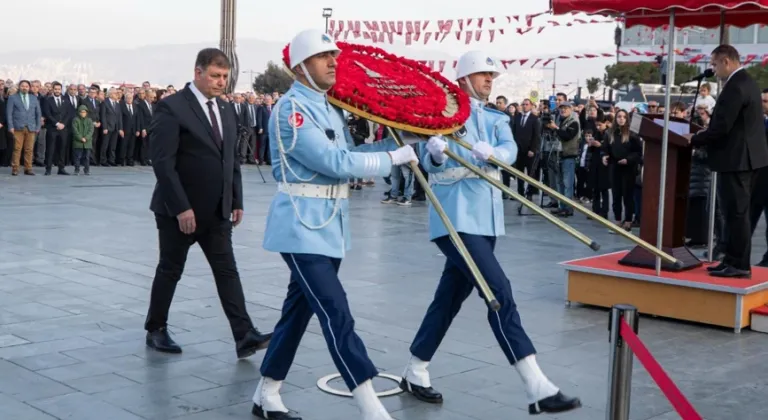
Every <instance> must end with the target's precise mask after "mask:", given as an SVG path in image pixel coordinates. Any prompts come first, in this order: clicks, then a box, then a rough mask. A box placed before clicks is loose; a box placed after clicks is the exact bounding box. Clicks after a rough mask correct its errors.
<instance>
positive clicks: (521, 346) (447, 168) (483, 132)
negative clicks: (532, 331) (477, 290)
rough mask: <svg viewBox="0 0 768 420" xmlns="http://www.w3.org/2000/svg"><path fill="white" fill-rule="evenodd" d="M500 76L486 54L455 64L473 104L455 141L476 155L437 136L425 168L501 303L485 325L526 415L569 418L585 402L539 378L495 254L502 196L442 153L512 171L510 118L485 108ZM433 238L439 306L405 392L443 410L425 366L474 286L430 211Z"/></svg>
mask: <svg viewBox="0 0 768 420" xmlns="http://www.w3.org/2000/svg"><path fill="white" fill-rule="evenodd" d="M498 75H499V73H498V70H497V67H496V65H495V63H494V61H493V59H491V58H490V57H488V56H487V55H486V54H484V53H482V52H469V53H466V54H464V55H463V56H462V57H461V59H460V60H459V62H458V65H457V80H458V83H459V86H460V87H461V88H462V89H463V90H464V91H465V92H466V93H467V94H468V95H470V97H471V106H472V111H471V114H470V117H469V120H468V121H467V122H466V124H465V126H464V127H463V128H462V129H461V130H460V131H459V132H458V133H457V135H459V136H460V137H463V140H465V141H466V142H468V143H470V144H472V146H473V147H472V150H471V151H469V150H466V149H464V148H462V147H460V146H458V145H457V144H456V143H455V142H450V143H446V142H445V141H444V140H442V139H441V138H439V137H432V138H430V139H429V141H428V142H427V144H426V147H425V148H424V151H423V153H422V156H421V162H422V165H423V166H424V168H425V170H426V171H427V172H429V179H430V183H431V184H432V187H433V190H434V192H435V195H436V196H437V199H438V200H439V201H440V204H441V205H442V206H443V208H444V209H445V212H446V213H447V214H448V217H449V218H450V220H451V222H452V223H453V225H454V226H455V227H456V230H457V231H458V232H459V236H460V237H461V239H462V240H463V242H464V244H465V245H466V247H467V249H468V250H469V253H470V255H471V256H472V258H473V259H474V261H475V262H476V263H477V266H478V267H479V269H480V272H481V273H482V274H483V277H485V279H486V281H487V282H488V285H489V286H490V288H491V290H492V291H493V293H494V294H495V296H496V298H497V300H498V301H499V303H500V304H501V309H500V311H499V312H493V311H491V310H490V308H489V310H488V322H489V323H490V325H491V329H492V330H493V333H494V335H495V336H496V339H497V340H498V342H499V345H500V346H501V348H502V350H503V351H504V354H505V355H506V357H507V359H508V360H509V363H510V364H512V365H514V366H515V368H516V369H517V371H518V372H519V374H520V376H521V378H522V380H523V383H524V385H525V388H526V394H527V397H528V402H529V412H530V413H531V414H539V413H541V412H562V411H568V410H571V409H574V408H578V407H580V406H581V402H580V401H579V399H578V398H569V397H566V396H564V395H563V394H562V393H561V392H560V390H559V389H558V388H557V387H556V386H555V385H554V384H552V382H550V381H549V379H547V377H546V376H545V375H544V374H543V373H542V372H541V369H540V368H539V366H538V364H537V363H536V358H535V353H536V350H535V349H534V346H533V343H531V340H530V338H528V335H527V334H526V333H525V330H524V329H523V325H522V323H521V321H520V314H519V313H518V311H517V306H516V305H515V300H514V298H513V297H512V287H511V286H510V283H509V280H508V279H507V277H506V275H505V274H504V272H503V271H502V268H501V266H500V265H499V262H498V261H497V260H496V257H495V256H494V254H493V252H494V248H495V246H496V238H497V237H499V236H502V235H504V207H503V202H502V194H501V192H500V191H499V190H498V189H497V188H496V187H494V186H492V185H491V184H490V183H489V182H487V181H485V180H483V179H481V178H479V177H478V176H477V175H475V174H473V173H472V172H470V171H469V170H468V169H466V168H464V167H462V166H460V165H459V164H458V163H457V162H455V161H453V160H447V159H448V158H447V156H446V155H445V153H444V151H445V149H446V148H449V149H450V150H451V151H453V152H454V153H456V154H458V155H459V156H461V157H463V158H464V159H466V160H468V161H469V162H470V163H473V164H475V165H477V166H480V167H481V168H482V169H483V170H484V171H485V172H486V173H487V174H488V175H490V176H491V177H493V178H495V179H500V174H499V169H498V168H496V167H494V166H491V165H490V164H487V163H486V162H487V161H488V159H489V158H490V157H491V156H493V157H495V158H497V159H499V160H501V161H503V162H505V163H507V164H510V165H511V164H512V163H514V161H515V159H516V157H517V146H516V144H515V140H514V138H513V137H512V131H511V129H510V126H509V117H508V116H507V115H506V114H504V113H503V112H499V111H496V110H494V109H490V108H487V107H486V106H485V104H486V102H487V100H488V96H489V95H490V93H491V88H492V86H493V79H495V78H496V77H497V76H498ZM429 231H430V240H432V241H434V242H435V244H436V245H437V246H438V248H440V250H441V251H442V253H443V254H444V255H445V256H446V262H445V268H444V269H443V275H442V277H441V278H440V283H439V285H438V286H437V292H436V293H435V297H434V300H433V301H432V304H431V305H430V306H429V309H428V310H427V314H426V316H425V317H424V320H423V322H422V324H421V328H420V329H419V331H418V333H417V335H416V338H415V339H414V342H413V344H412V345H411V349H410V350H411V360H410V362H409V364H408V366H407V368H406V370H405V373H404V375H403V380H402V382H401V383H400V387H401V388H402V389H403V390H404V391H406V392H408V393H411V394H412V395H414V396H415V397H416V398H418V399H419V400H422V401H425V402H430V403H441V402H442V401H443V396H442V394H440V393H439V392H438V391H436V390H435V389H434V388H432V385H431V383H430V377H429V372H428V371H427V366H428V365H429V362H430V361H431V360H432V357H433V356H434V354H435V352H436V351H437V348H438V346H439V345H440V342H441V341H442V340H443V338H444V337H445V334H446V333H447V332H448V328H449V327H450V325H451V322H452V321H453V318H454V317H455V316H456V314H458V312H459V310H460V309H461V305H462V303H463V302H464V300H466V299H467V297H468V296H469V295H470V294H471V293H472V289H473V288H474V287H475V286H476V284H475V280H474V277H473V276H472V273H471V272H470V270H469V268H468V267H467V265H466V263H465V262H464V260H463V259H462V257H461V255H460V254H459V252H458V250H457V249H456V247H455V246H454V245H453V243H452V242H451V239H450V237H449V236H448V231H447V230H446V228H445V226H443V223H442V222H441V220H440V218H439V217H438V215H437V213H436V212H435V210H434V208H433V207H432V206H430V210H429Z"/></svg>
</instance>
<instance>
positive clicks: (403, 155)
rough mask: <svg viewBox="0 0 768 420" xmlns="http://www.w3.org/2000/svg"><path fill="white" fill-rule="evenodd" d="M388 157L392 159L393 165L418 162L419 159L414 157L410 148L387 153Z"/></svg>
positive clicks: (405, 147)
mask: <svg viewBox="0 0 768 420" xmlns="http://www.w3.org/2000/svg"><path fill="white" fill-rule="evenodd" d="M389 157H390V158H392V164H393V165H402V164H405V163H408V162H418V161H419V157H418V156H416V152H414V151H413V147H411V146H403V147H401V148H399V149H397V150H395V151H394V152H389Z"/></svg>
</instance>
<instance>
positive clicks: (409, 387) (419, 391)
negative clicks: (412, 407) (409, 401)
mask: <svg viewBox="0 0 768 420" xmlns="http://www.w3.org/2000/svg"><path fill="white" fill-rule="evenodd" d="M400 389H402V390H403V391H405V392H407V393H409V394H411V395H413V396H414V397H416V399H417V400H420V401H424V402H426V403H430V404H442V403H443V394H441V393H439V392H437V390H435V389H434V388H432V387H429V388H424V387H423V386H418V385H414V384H412V383H410V382H408V381H406V380H405V379H403V380H402V381H400Z"/></svg>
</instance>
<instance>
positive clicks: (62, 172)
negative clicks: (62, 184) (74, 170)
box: [57, 169, 69, 175]
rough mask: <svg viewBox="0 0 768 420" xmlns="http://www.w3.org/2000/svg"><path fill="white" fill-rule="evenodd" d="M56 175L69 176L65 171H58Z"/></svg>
mask: <svg viewBox="0 0 768 420" xmlns="http://www.w3.org/2000/svg"><path fill="white" fill-rule="evenodd" d="M57 174H58V175H69V172H67V170H66V169H59V172H57Z"/></svg>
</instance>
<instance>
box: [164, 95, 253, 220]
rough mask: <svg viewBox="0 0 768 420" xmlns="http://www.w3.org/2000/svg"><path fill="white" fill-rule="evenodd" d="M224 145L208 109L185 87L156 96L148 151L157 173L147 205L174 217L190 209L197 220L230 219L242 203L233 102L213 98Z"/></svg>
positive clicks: (240, 207)
mask: <svg viewBox="0 0 768 420" xmlns="http://www.w3.org/2000/svg"><path fill="white" fill-rule="evenodd" d="M216 102H217V104H218V106H219V112H220V113H221V128H222V130H223V132H224V135H223V136H222V139H223V146H222V149H219V146H217V144H216V141H215V138H214V136H213V129H212V128H211V124H210V123H209V122H208V118H207V117H206V114H207V110H203V107H202V106H201V105H200V103H199V102H198V101H197V98H196V97H195V95H194V94H193V93H192V91H190V90H189V87H185V88H184V89H182V90H181V91H179V92H178V93H177V94H175V95H171V96H169V97H167V98H165V99H163V100H162V101H160V102H159V103H158V105H157V108H156V109H155V114H154V117H153V118H152V125H151V126H150V139H149V150H150V158H151V159H152V167H153V169H154V171H155V176H156V177H157V184H156V185H155V191H154V193H153V194H152V203H151V205H150V209H151V210H152V211H153V212H155V213H157V214H160V215H164V216H171V217H175V216H177V215H178V214H179V213H182V212H184V211H186V210H189V209H192V210H194V212H195V219H196V221H197V223H204V222H206V221H214V220H216V219H229V217H230V216H231V214H232V210H233V209H242V208H243V181H242V176H241V173H240V160H239V157H236V153H237V148H236V147H235V146H236V144H237V121H236V118H235V112H234V107H231V106H228V105H227V104H226V103H224V102H222V101H220V100H218V99H216Z"/></svg>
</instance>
